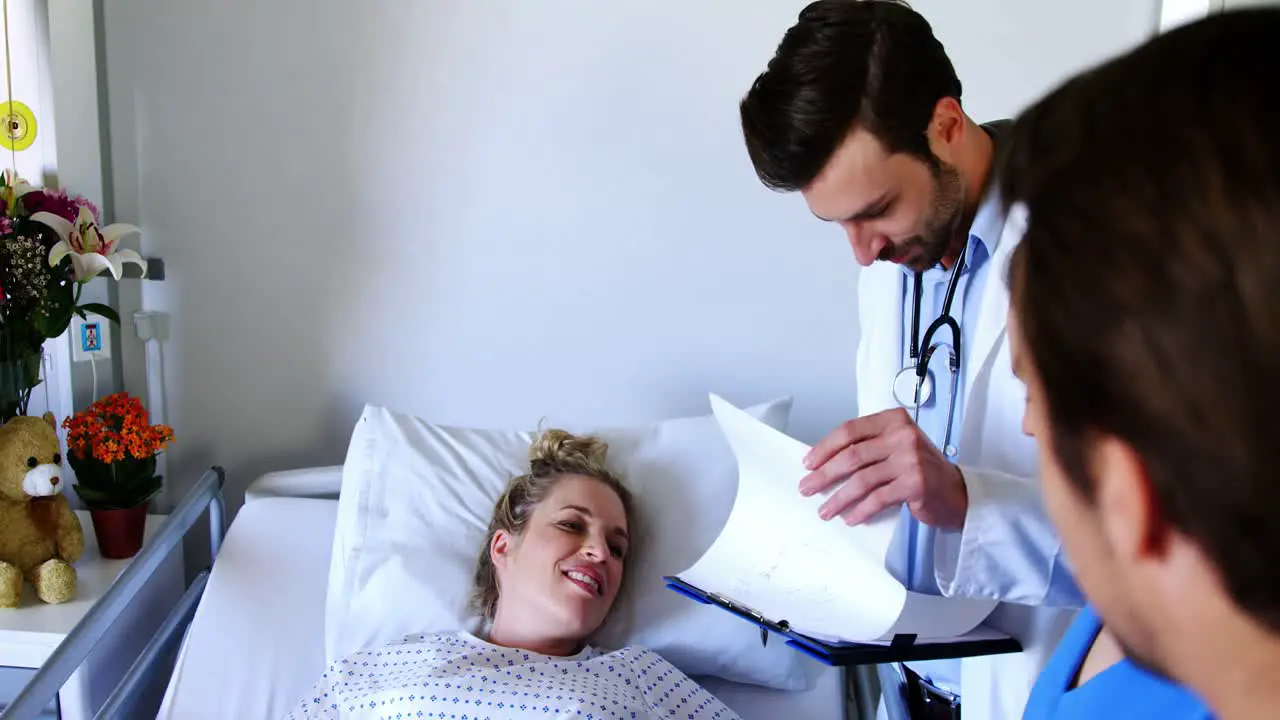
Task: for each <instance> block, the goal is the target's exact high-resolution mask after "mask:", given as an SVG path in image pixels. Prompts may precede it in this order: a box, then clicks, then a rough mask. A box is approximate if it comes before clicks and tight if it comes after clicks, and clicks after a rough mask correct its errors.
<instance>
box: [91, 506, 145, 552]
mask: <svg viewBox="0 0 1280 720" xmlns="http://www.w3.org/2000/svg"><path fill="white" fill-rule="evenodd" d="M89 517H90V519H92V520H93V535H94V537H96V538H97V539H98V550H99V551H101V552H102V557H104V558H110V559H113V560H119V559H123V558H131V557H133V556H134V555H137V554H138V551H139V550H141V549H142V536H143V533H144V531H145V530H146V527H147V504H146V503H140V504H138V505H135V506H133V507H131V508H125V509H123V510H90V511H89Z"/></svg>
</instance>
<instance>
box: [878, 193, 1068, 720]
mask: <svg viewBox="0 0 1280 720" xmlns="http://www.w3.org/2000/svg"><path fill="white" fill-rule="evenodd" d="M1024 227H1025V214H1024V209H1023V208H1022V207H1021V206H1015V207H1014V208H1012V209H1011V211H1010V213H1009V216H1008V218H1006V221H1005V226H1004V229H1003V231H1002V232H1001V234H1000V240H999V243H998V244H997V247H996V250H995V253H994V255H993V256H992V258H991V261H992V262H994V265H992V267H991V268H990V270H989V271H988V273H989V274H988V276H987V279H986V282H985V283H983V286H982V288H981V297H980V298H977V300H978V302H980V303H981V305H980V306H979V308H978V310H979V312H978V322H977V327H973V328H970V327H966V328H963V333H964V341H965V342H966V343H969V347H968V353H967V357H966V358H965V362H964V384H963V389H962V392H964V393H965V399H964V406H963V407H964V417H963V418H960V417H957V418H956V423H957V429H958V430H960V431H961V434H960V442H959V450H960V452H959V456H958V461H959V465H960V469H961V471H962V472H963V474H964V478H965V484H966V488H967V490H968V494H969V510H968V514H967V515H966V517H965V525H964V529H963V531H962V532H939V533H938V536H937V541H936V544H935V553H934V559H935V563H936V566H935V572H936V575H937V579H938V583H939V586H940V587H941V588H942V591H943V593H944V594H946V595H966V596H974V597H988V598H994V599H998V600H1001V601H1002V602H1001V603H1000V604H999V605H998V606H997V607H996V609H995V610H994V611H993V612H992V614H991V615H990V616H989V617H988V619H987V621H986V622H987V624H988V625H990V626H991V627H994V628H996V629H998V630H1001V631H1004V632H1007V633H1009V634H1011V635H1013V636H1014V637H1017V638H1018V640H1019V641H1020V642H1021V643H1022V646H1023V648H1024V649H1023V652H1021V653H1016V654H1007V655H994V656H989V657H976V658H965V659H963V660H962V661H961V663H960V695H961V712H962V714H963V716H964V717H965V718H969V719H970V720H1016V719H1017V718H1021V717H1022V713H1023V708H1024V707H1025V705H1026V701H1027V696H1028V695H1029V694H1030V692H1031V687H1032V685H1034V684H1035V681H1036V677H1037V676H1038V675H1039V674H1040V671H1041V669H1042V668H1043V667H1044V665H1045V662H1046V661H1047V660H1048V657H1049V655H1050V654H1052V652H1053V650H1054V647H1055V646H1056V645H1057V643H1058V641H1059V639H1060V638H1061V637H1062V634H1063V632H1064V631H1065V630H1066V628H1067V626H1068V625H1069V624H1070V622H1071V620H1072V619H1073V618H1074V616H1075V610H1076V609H1078V608H1079V607H1080V606H1081V605H1082V604H1083V602H1084V601H1083V598H1082V597H1081V596H1080V593H1079V590H1078V589H1077V587H1076V585H1075V582H1074V580H1073V579H1072V578H1071V576H1070V573H1069V571H1068V570H1067V568H1066V566H1065V563H1064V560H1063V557H1062V550H1061V545H1060V543H1059V540H1058V535H1057V533H1056V532H1055V530H1054V528H1053V526H1052V525H1051V524H1050V522H1049V520H1048V517H1047V516H1046V515H1045V512H1044V509H1043V507H1042V504H1041V498H1040V491H1039V481H1038V471H1037V461H1036V447H1035V444H1034V441H1033V440H1032V439H1031V438H1029V437H1027V436H1026V435H1024V434H1023V432H1022V413H1023V408H1024V404H1025V398H1026V393H1025V388H1024V386H1023V385H1022V383H1021V382H1020V381H1019V380H1018V379H1017V378H1016V377H1014V375H1013V370H1012V367H1011V365H1010V360H1009V341H1008V337H1007V335H1006V319H1007V313H1008V309H1009V290H1008V283H1007V281H1006V278H1007V268H1008V264H1009V258H1010V255H1011V253H1012V251H1013V249H1014V247H1015V246H1016V245H1017V243H1018V241H1019V240H1021V237H1022V231H1023V228H1024ZM905 278H906V273H904V272H903V271H902V269H901V268H900V267H899V266H897V265H894V264H891V263H875V264H873V265H872V266H870V267H867V268H865V269H864V270H863V271H862V273H861V275H860V279H859V287H858V306H859V316H860V320H861V327H862V337H861V339H860V341H859V347H858V359H857V373H858V374H857V378H858V391H857V392H858V415H859V416H863V415H868V414H871V413H875V412H879V411H881V410H886V409H889V408H894V407H898V403H897V401H896V400H895V399H894V397H893V379H894V376H895V375H896V374H897V373H898V371H899V370H900V369H901V367H902V356H903V347H904V346H903V337H902V334H903V322H902V311H903V308H902V301H901V298H902V297H903V295H902V289H903V285H902V283H903V282H904V281H905ZM973 301H974V299H970V302H973Z"/></svg>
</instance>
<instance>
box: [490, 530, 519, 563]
mask: <svg viewBox="0 0 1280 720" xmlns="http://www.w3.org/2000/svg"><path fill="white" fill-rule="evenodd" d="M512 540H513V538H512V536H511V533H509V532H507V531H506V530H498V531H497V532H495V533H494V534H493V539H492V540H490V541H489V560H490V561H492V562H493V566H494V567H495V568H498V567H502V566H503V565H505V564H506V561H507V560H508V559H509V558H510V557H511V551H512V549H514V546H515V544H514V543H513V542H512Z"/></svg>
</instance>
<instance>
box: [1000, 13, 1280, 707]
mask: <svg viewBox="0 0 1280 720" xmlns="http://www.w3.org/2000/svg"><path fill="white" fill-rule="evenodd" d="M1277 75H1280V9H1265V10H1264V9H1258V10H1250V11H1237V12H1230V13H1226V14H1222V15H1217V16H1213V17H1211V18H1210V19H1207V20H1203V21H1200V22H1197V23H1194V24H1191V25H1189V26H1184V27H1182V28H1179V29H1177V30H1174V31H1172V32H1169V33H1167V34H1165V35H1163V36H1160V37H1157V38H1155V39H1153V40H1151V41H1149V42H1147V43H1146V44H1144V45H1143V46H1141V47H1139V48H1137V49H1136V50H1134V51H1132V52H1129V53H1126V54H1125V55H1123V56H1121V57H1119V58H1117V59H1115V60H1113V61H1111V62H1108V63H1106V64H1103V65H1101V66H1099V67H1098V68H1095V69H1093V70H1091V71H1089V72H1086V73H1084V74H1082V75H1080V76H1079V77H1077V78H1075V79H1073V80H1071V81H1069V82H1067V83H1065V84H1064V85H1063V86H1062V87H1060V88H1059V89H1057V90H1056V91H1054V92H1053V93H1051V94H1049V95H1048V96H1047V97H1045V98H1044V99H1043V100H1041V101H1039V102H1038V103H1036V104H1035V105H1033V106H1032V107H1031V108H1030V109H1028V110H1027V111H1026V112H1025V113H1024V114H1023V115H1022V116H1021V117H1020V118H1019V119H1018V120H1017V122H1016V125H1015V127H1014V129H1013V130H1012V131H1011V132H1010V135H1009V138H1008V145H1007V150H1008V156H1007V157H1006V158H1004V160H1005V161H1004V162H1003V163H1002V166H1001V168H1000V169H999V174H1000V178H1001V180H1000V189H1001V194H1002V195H1003V197H1004V199H1005V202H1006V203H1008V204H1009V205H1010V207H1011V215H1012V214H1013V213H1014V212H1019V211H1020V212H1022V213H1024V217H1025V221H1026V228H1025V233H1024V235H1023V237H1022V240H1021V242H1020V243H1019V245H1018V248H1017V249H1016V250H1015V251H1014V255H1013V260H1012V263H1011V266H1010V267H1011V279H1010V280H1011V287H1012V305H1011V315H1010V320H1009V328H1010V333H1011V343H1012V347H1013V365H1014V369H1015V372H1016V373H1017V375H1018V376H1019V377H1020V378H1021V379H1022V380H1023V381H1024V382H1025V384H1026V388H1027V400H1026V409H1025V417H1024V428H1025V430H1026V432H1027V433H1028V434H1030V435H1033V436H1034V437H1035V438H1036V440H1037V441H1038V444H1039V457H1040V464H1041V482H1042V486H1043V494H1044V498H1045V505H1046V509H1047V511H1048V513H1049V515H1050V517H1051V519H1052V520H1053V522H1054V524H1055V525H1056V527H1057V528H1058V531H1059V533H1060V534H1061V536H1062V539H1063V544H1064V547H1065V551H1066V555H1067V557H1069V558H1070V560H1071V564H1072V568H1073V570H1074V573H1075V576H1076V578H1077V581H1078V582H1079V584H1080V585H1081V587H1082V589H1083V590H1084V592H1085V594H1086V596H1087V597H1088V599H1089V601H1090V603H1091V607H1090V609H1089V610H1087V611H1086V612H1084V613H1081V615H1080V616H1079V617H1078V619H1077V620H1076V622H1075V625H1073V627H1072V628H1071V629H1070V630H1069V631H1068V632H1067V635H1066V637H1065V638H1064V640H1063V642H1062V643H1061V645H1060V646H1059V648H1058V650H1057V652H1056V653H1055V655H1054V656H1053V657H1052V658H1051V659H1050V662H1049V664H1048V666H1047V668H1046V670H1045V671H1044V673H1043V674H1042V675H1041V677H1040V680H1039V682H1038V683H1037V685H1036V687H1035V688H1034V690H1033V692H1032V695H1031V698H1030V700H1029V703H1028V708H1027V714H1026V717H1027V718H1029V719H1040V718H1091V719H1092V718H1109V717H1117V718H1119V717H1123V718H1144V717H1153V718H1155V717H1158V718H1175V719H1176V718H1201V717H1211V716H1217V717H1222V718H1241V719H1246V718H1247V719H1249V720H1256V719H1258V718H1266V717H1276V716H1277V714H1278V713H1280V710H1278V709H1277V708H1280V683H1277V682H1276V680H1277V678H1280V563H1277V561H1276V557H1277V552H1280V522H1278V521H1277V518H1276V510H1275V509H1276V507H1277V498H1278V496H1280V476H1277V470H1280V442H1278V441H1277V438H1280V414H1277V408H1278V407H1280V385H1277V384H1276V370H1277V368H1278V367H1280V294H1277V288H1280V93H1277V92H1276V80H1275V78H1276V77H1277ZM1095 610H1096V613H1095V612H1094V611H1095ZM1099 618H1100V619H1099ZM1175 683H1176V684H1180V685H1181V686H1182V687H1178V685H1175ZM1202 703H1203V704H1202ZM1205 705H1207V706H1208V708H1206V707H1205Z"/></svg>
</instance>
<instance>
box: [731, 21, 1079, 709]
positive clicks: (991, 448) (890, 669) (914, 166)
mask: <svg viewBox="0 0 1280 720" xmlns="http://www.w3.org/2000/svg"><path fill="white" fill-rule="evenodd" d="M960 95H961V83H960V81H959V79H958V78H957V77H956V74H955V70H954V68H953V67H952V64H951V61H950V60H949V59H948V57H947V55H946V52H945V50H944V49H943V47H942V45H941V44H940V43H939V42H938V41H937V39H935V37H934V36H933V33H932V30H931V28H930V25H929V23H928V22H927V21H926V20H925V19H924V18H923V17H921V16H920V15H919V14H917V13H916V12H915V11H913V10H911V9H910V8H909V7H907V6H906V5H904V4H901V3H898V2H893V1H891V0H819V1H818V2H814V3H812V4H811V5H809V6H808V7H806V8H805V9H804V10H803V11H802V12H801V14H800V17H799V20H798V22H797V23H796V24H795V25H794V26H793V27H792V28H791V29H790V30H788V32H787V33H786V34H785V36H784V38H783V39H782V42H781V44H780V45H779V47H778V49H777V53H776V55H775V56H774V58H773V59H772V60H771V61H770V63H769V65H768V67H767V69H766V70H765V72H764V73H763V74H761V75H760V76H759V78H757V79H756V81H755V82H754V83H753V85H752V86H751V88H750V90H749V92H748V93H747V95H746V97H745V98H744V99H743V100H742V103H741V119H742V129H743V134H744V136H745V140H746V146H747V151H748V154H749V156H750V158H751V161H752V163H753V164H754V166H755V170H756V172H757V174H758V175H759V177H760V179H761V180H762V181H763V182H764V184H765V185H766V186H768V187H770V188H773V189H775V190H779V191H788V192H789V191H799V192H800V193H801V194H802V196H803V197H804V200H805V202H806V204H807V205H808V207H809V209H810V211H811V212H812V213H813V214H814V215H815V216H816V217H817V218H819V219H820V220H823V221H826V222H830V223H834V224H836V225H838V226H839V227H840V228H841V229H843V230H844V232H845V234H846V235H847V237H848V241H849V244H850V246H852V248H853V252H854V256H855V257H856V258H857V261H858V263H859V264H861V265H863V266H864V267H865V270H863V271H862V274H861V277H860V280H859V291H858V312H859V317H860V320H861V329H862V336H861V340H860V345H859V348H858V357H857V382H858V407H857V413H856V415H857V417H856V419H854V420H850V421H848V422H846V423H844V424H843V425H841V426H840V427H838V428H836V430H835V431H833V432H832V433H831V434H830V435H828V436H827V437H826V438H825V439H823V440H822V441H821V442H819V443H818V444H817V445H816V446H815V447H814V450H813V452H812V454H811V456H810V457H809V458H808V459H807V461H806V466H807V468H808V469H809V470H810V471H811V472H810V473H809V474H808V475H807V476H806V477H805V478H804V480H803V481H802V482H801V485H800V492H802V493H804V494H806V495H809V494H813V493H817V492H822V491H826V490H828V489H829V488H831V487H833V486H838V489H836V490H835V491H834V492H833V493H832V494H831V495H830V496H829V497H828V499H827V500H826V501H825V502H824V504H823V505H822V509H821V517H822V520H823V521H827V522H845V523H848V524H850V525H853V524H857V523H860V522H863V521H865V520H867V519H868V518H870V517H872V516H873V515H876V514H877V513H879V512H880V511H882V510H885V509H886V508H897V512H899V513H900V516H901V520H902V526H901V531H902V532H901V533H900V537H901V538H902V539H903V540H904V541H903V542H901V543H899V544H898V547H899V548H900V549H901V552H900V557H897V558H894V562H895V564H896V567H894V568H893V569H894V570H895V571H896V573H897V574H898V576H899V577H900V579H902V580H903V581H904V582H906V583H907V584H908V586H909V587H910V588H911V589H913V590H915V591H917V592H925V593H933V594H945V595H953V594H956V595H967V596H978V597H989V598H994V599H998V600H1001V601H1002V602H1001V603H1000V604H999V605H998V606H997V608H996V610H995V611H994V612H993V613H992V615H991V616H990V617H989V618H988V621H987V622H988V623H989V624H990V625H991V626H993V627H995V628H998V629H1000V630H1003V631H1005V632H1008V633H1010V634H1012V635H1013V636H1015V637H1017V638H1018V639H1019V640H1020V641H1021V643H1022V646H1023V648H1024V650H1023V652H1021V653H1016V654H1006V655H996V656H988V657H977V658H965V659H962V660H947V661H931V662H919V663H917V662H911V663H907V664H906V665H905V666H902V665H890V666H882V667H881V668H880V678H881V684H882V691H883V693H884V694H883V697H884V698H885V701H886V704H888V705H889V706H891V707H894V708H898V707H900V706H904V705H905V710H907V712H908V713H909V715H910V717H911V718H913V719H915V718H948V719H951V718H958V717H960V708H961V707H963V710H964V716H965V717H966V718H970V719H971V720H1006V719H1007V720H1014V719H1015V718H1020V717H1021V716H1022V712H1023V708H1024V706H1025V704H1026V700H1027V696H1028V695H1029V693H1030V690H1031V687H1032V685H1033V684H1034V683H1035V680H1036V677H1037V675H1038V674H1039V673H1040V670H1041V669H1042V668H1043V666H1044V664H1045V662H1046V660H1047V658H1048V656H1049V654H1050V653H1051V652H1052V651H1053V649H1054V646H1055V645H1056V644H1057V642H1058V640H1059V639H1060V638H1061V636H1062V633H1063V631H1064V630H1065V628H1066V626H1067V625H1068V624H1069V623H1070V621H1071V619H1072V618H1073V616H1074V614H1075V609H1076V608H1078V607H1079V606H1080V605H1081V604H1082V603H1083V598H1082V597H1081V595H1080V593H1079V590H1078V588H1077V587H1076V584H1075V582H1074V579H1073V578H1072V577H1071V574H1070V572H1069V571H1068V570H1067V568H1066V567H1065V562H1064V561H1063V559H1062V557H1061V555H1060V551H1059V539H1058V536H1057V534H1056V533H1055V532H1054V530H1053V527H1052V525H1051V524H1050V522H1049V520H1048V518H1047V517H1046V515H1045V513H1044V510H1043V508H1042V507H1041V504H1040V502H1039V495H1038V491H1037V489H1036V488H1037V486H1038V483H1037V479H1036V477H1035V474H1036V467H1037V465H1036V449H1035V446H1034V444H1033V443H1032V442H1031V440H1030V439H1029V438H1027V437H1026V436H1025V435H1023V433H1022V429H1021V418H1022V407H1023V401H1024V389H1023V386H1022V385H1021V383H1020V382H1019V381H1018V380H1017V379H1016V378H1015V377H1014V375H1013V374H1012V371H1011V369H1010V367H1011V366H1010V360H1009V346H1008V339H1007V337H1006V333H1005V320H1006V315H1007V310H1008V306H1009V298H1008V291H1007V286H1006V284H1005V283H1004V282H1003V279H1004V278H1003V273H1004V268H1005V266H1006V265H1007V259H1008V257H1009V255H1010V253H1011V251H1012V250H1013V247H1014V246H1015V245H1016V244H1017V242H1018V240H1019V238H1020V234H1021V224H1020V223H1019V222H1018V220H1017V219H1016V218H1007V217H1006V216H1005V214H1004V211H1003V210H1002V205H1001V203H1000V201H999V198H998V197H996V196H995V195H994V194H993V193H992V192H991V191H990V190H989V188H991V187H992V185H993V183H992V178H991V177H990V175H991V169H992V165H993V157H994V155H995V152H996V150H997V147H998V145H999V143H1000V137H1001V132H1002V131H1003V129H1004V128H1005V127H1006V126H1007V123H1003V122H997V123H991V124H987V125H979V124H978V123H975V122H974V121H973V120H972V119H970V118H969V117H968V116H967V115H966V114H965V112H964V110H963V109H962V107H961V104H960ZM934 325H936V326H937V327H938V329H936V330H932V331H931V326H934ZM957 330H958V333H957V332H956V331H957ZM952 358H954V361H952ZM930 360H931V362H928V361H930ZM956 361H958V367H956V366H955V362H956ZM922 363H924V364H926V365H927V367H928V368H929V370H928V372H927V373H925V374H924V381H923V382H918V379H919V376H918V375H917V373H916V371H915V370H914V368H915V367H916V366H918V365H920V364H922ZM953 370H954V371H953ZM917 413H918V415H917ZM917 418H918V419H917ZM890 511H893V510H890ZM815 521H818V520H817V519H815ZM885 714H886V711H885V704H882V706H881V715H882V716H883V715H885Z"/></svg>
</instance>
